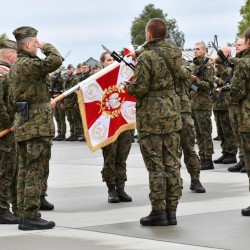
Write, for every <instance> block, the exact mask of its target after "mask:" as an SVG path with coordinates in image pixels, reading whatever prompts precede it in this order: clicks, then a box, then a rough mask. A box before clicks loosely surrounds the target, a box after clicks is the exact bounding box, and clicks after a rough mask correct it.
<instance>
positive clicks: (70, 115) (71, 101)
mask: <svg viewBox="0 0 250 250" xmlns="http://www.w3.org/2000/svg"><path fill="white" fill-rule="evenodd" d="M76 83H77V82H76V77H75V75H74V66H73V65H72V64H69V65H68V67H67V74H66V79H65V85H64V88H65V90H69V89H70V88H72V87H74V86H75V84H76ZM76 100H77V98H76V93H72V94H70V95H68V96H66V97H65V98H64V100H63V106H64V109H65V114H66V116H67V120H68V122H69V127H70V136H69V137H68V138H66V139H65V140H66V141H77V140H78V136H77V135H78V123H77V113H76V110H75V104H76Z"/></svg>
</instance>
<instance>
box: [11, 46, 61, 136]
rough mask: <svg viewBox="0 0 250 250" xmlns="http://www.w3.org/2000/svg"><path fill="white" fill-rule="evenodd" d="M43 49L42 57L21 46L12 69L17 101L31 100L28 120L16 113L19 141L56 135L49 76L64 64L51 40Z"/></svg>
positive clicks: (12, 80)
mask: <svg viewBox="0 0 250 250" xmlns="http://www.w3.org/2000/svg"><path fill="white" fill-rule="evenodd" d="M43 53H44V54H45V55H46V57H45V59H40V58H39V57H37V56H35V55H33V54H31V53H30V52H27V51H24V50H19V51H18V53H17V54H18V55H17V60H16V61H15V63H14V64H13V65H12V67H11V70H10V72H9V74H10V78H11V83H12V84H11V93H12V95H13V96H14V99H15V101H16V102H28V104H29V120H28V121H25V120H24V118H23V116H22V114H21V113H20V112H17V113H16V117H15V137H16V140H17V141H24V140H29V139H31V138H33V137H40V136H53V135H54V124H53V119H52V110H51V108H49V104H50V93H49V87H48V85H47V83H46V76H47V74H49V73H51V72H53V71H54V70H56V69H58V68H59V67H60V66H61V64H62V57H61V55H60V53H59V52H58V51H57V49H56V48H55V47H54V46H53V45H51V44H49V43H47V44H45V45H44V48H43Z"/></svg>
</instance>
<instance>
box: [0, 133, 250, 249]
mask: <svg viewBox="0 0 250 250" xmlns="http://www.w3.org/2000/svg"><path fill="white" fill-rule="evenodd" d="M213 136H215V133H214V135H213ZM219 143H220V142H218V141H215V142H214V146H215V154H214V156H213V157H214V159H215V158H217V157H219V156H220V146H219ZM102 162H103V158H102V154H101V150H99V151H97V152H95V153H91V152H90V151H89V149H88V147H87V145H86V143H85V142H83V143H82V142H54V145H53V147H52V159H51V166H50V177H49V189H48V195H49V196H48V200H49V201H50V202H52V203H53V204H54V205H55V210H54V211H50V212H42V217H43V218H44V219H49V220H54V221H55V222H56V227H55V228H54V229H52V230H47V231H27V232H24V231H20V230H18V229H17V225H0V250H24V249H25V250H50V249H51V250H57V249H60V250H78V249H79V250H80V249H81V250H82V249H86V250H96V249H98V250H99V249H102V250H106V249H107V250H115V249H119V250H120V249H121V250H124V249H126V250H137V249H145V250H154V249H158V250H159V249H161V250H164V249H170V250H177V249H178V250H183V249H185V250H189V249H190V250H191V249H192V250H196V249H234V250H241V249H242V250H243V249H244V250H246V249H249V245H250V239H249V236H248V235H249V230H250V218H248V217H243V216H241V214H240V210H241V209H242V208H244V207H247V206H249V205H250V199H249V192H248V178H247V175H246V174H243V173H230V172H228V171H227V168H228V166H231V165H223V164H215V169H214V170H208V171H202V172H201V181H202V184H203V185H204V187H205V188H206V190H207V192H206V193H205V194H196V193H193V192H192V191H190V190H189V185H190V177H189V174H188V173H187V171H186V168H185V165H184V164H183V167H182V169H181V172H182V177H183V180H184V189H183V196H182V198H181V200H180V204H179V206H178V212H177V215H178V225H177V226H168V227H142V226H141V225H140V223H139V219H140V218H141V217H143V216H146V215H148V213H149V212H150V203H149V199H148V193H149V189H148V175H147V171H146V169H145V167H144V163H143V160H142V157H141V154H140V150H139V145H138V144H137V143H133V145H132V149H131V152H130V155H129V158H128V161H127V165H128V168H127V175H128V181H127V186H126V191H127V193H128V194H129V195H131V196H132V198H133V202H132V203H117V204H110V203H108V202H107V188H106V186H105V184H104V183H103V182H102V180H101V169H102Z"/></svg>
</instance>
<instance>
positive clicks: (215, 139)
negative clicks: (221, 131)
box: [213, 135, 221, 141]
mask: <svg viewBox="0 0 250 250" xmlns="http://www.w3.org/2000/svg"><path fill="white" fill-rule="evenodd" d="M213 140H214V141H220V140H221V138H220V136H218V135H217V136H216V137H214V138H213Z"/></svg>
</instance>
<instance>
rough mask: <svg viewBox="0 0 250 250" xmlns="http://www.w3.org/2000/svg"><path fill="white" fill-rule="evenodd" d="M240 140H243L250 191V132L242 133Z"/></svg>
mask: <svg viewBox="0 0 250 250" xmlns="http://www.w3.org/2000/svg"><path fill="white" fill-rule="evenodd" d="M240 140H241V145H242V150H243V156H244V160H245V166H246V170H247V175H248V179H249V191H250V133H240Z"/></svg>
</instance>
